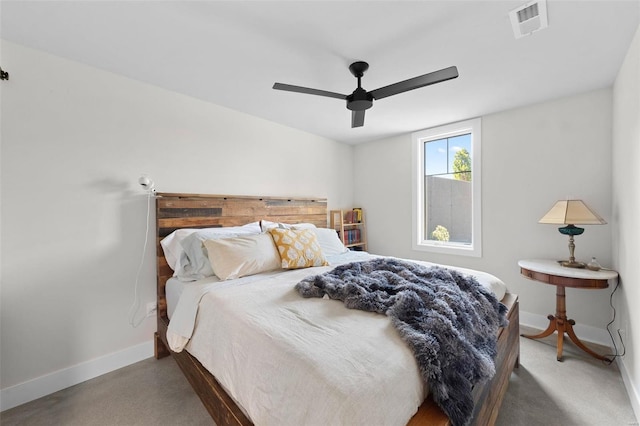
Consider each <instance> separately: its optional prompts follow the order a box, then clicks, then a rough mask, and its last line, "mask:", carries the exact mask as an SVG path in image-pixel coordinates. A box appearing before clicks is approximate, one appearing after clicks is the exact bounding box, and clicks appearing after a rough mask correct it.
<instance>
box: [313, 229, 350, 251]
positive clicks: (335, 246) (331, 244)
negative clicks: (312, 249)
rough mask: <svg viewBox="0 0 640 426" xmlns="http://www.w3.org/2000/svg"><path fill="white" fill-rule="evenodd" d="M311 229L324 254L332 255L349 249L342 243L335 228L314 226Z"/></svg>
mask: <svg viewBox="0 0 640 426" xmlns="http://www.w3.org/2000/svg"><path fill="white" fill-rule="evenodd" d="M313 231H314V232H315V234H316V237H317V239H318V245H319V246H320V249H321V250H322V253H323V254H324V255H325V256H333V255H336V254H342V253H346V252H348V251H349V249H348V248H346V247H345V246H344V244H342V241H340V238H339V237H338V233H337V232H336V230H335V229H330V228H314V229H313Z"/></svg>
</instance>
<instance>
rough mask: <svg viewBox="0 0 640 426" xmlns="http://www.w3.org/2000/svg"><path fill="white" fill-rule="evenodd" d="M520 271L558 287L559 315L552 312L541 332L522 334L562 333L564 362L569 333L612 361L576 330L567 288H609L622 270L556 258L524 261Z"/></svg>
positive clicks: (559, 353)
mask: <svg viewBox="0 0 640 426" xmlns="http://www.w3.org/2000/svg"><path fill="white" fill-rule="evenodd" d="M518 266H520V273H521V274H522V275H524V276H525V277H527V278H529V279H532V280H535V281H539V282H541V283H545V284H550V285H555V286H556V314H555V315H549V316H548V317H547V318H548V319H549V326H548V327H547V329H546V330H545V331H543V332H542V333H539V334H532V335H524V334H523V335H522V336H523V337H528V338H530V339H540V338H542V337H547V336H550V335H551V334H553V332H554V331H557V332H558V344H557V356H556V359H557V360H558V361H562V344H563V341H564V334H565V333H566V334H567V335H568V336H569V338H570V339H571V341H572V342H573V343H575V344H576V346H578V347H579V348H580V349H582V350H583V351H585V352H586V353H588V354H589V355H591V356H592V357H594V358H597V359H599V360H602V361H608V358H606V357H604V356H602V355H599V354H597V353H596V352H594V351H592V350H591V349H589V348H588V347H586V346H585V345H584V343H582V342H581V341H580V339H578V336H576V333H575V332H574V331H573V326H574V325H575V324H576V322H575V321H574V320H572V319H568V318H567V308H566V300H565V299H566V296H565V288H566V287H572V288H584V289H599V288H600V289H601V288H607V287H609V280H616V279H617V278H618V273H617V272H615V271H611V270H600V271H591V270H589V269H576V268H567V267H564V266H562V265H560V264H559V263H558V262H557V261H555V260H540V259H532V260H520V261H519V262H518Z"/></svg>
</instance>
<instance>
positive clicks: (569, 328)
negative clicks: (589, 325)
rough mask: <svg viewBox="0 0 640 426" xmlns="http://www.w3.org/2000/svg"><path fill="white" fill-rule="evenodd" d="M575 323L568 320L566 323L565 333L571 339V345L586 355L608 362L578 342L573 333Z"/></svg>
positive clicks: (607, 359)
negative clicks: (573, 344)
mask: <svg viewBox="0 0 640 426" xmlns="http://www.w3.org/2000/svg"><path fill="white" fill-rule="evenodd" d="M575 323H576V322H575V321H574V320H569V321H567V325H566V330H565V331H566V332H567V334H568V335H569V338H570V339H571V341H572V342H573V343H575V345H576V346H577V347H579V348H580V349H582V350H583V351H585V352H586V353H588V354H589V355H591V356H592V357H594V358H596V359H599V360H600V361H610V360H609V358H607V357H605V356H602V355H599V354H597V353H595V352H594V351H592V350H591V349H589V348H588V347H586V346H585V345H584V343H582V342H581V341H580V339H578V336H576V333H575V332H574V331H573V326H574V325H575Z"/></svg>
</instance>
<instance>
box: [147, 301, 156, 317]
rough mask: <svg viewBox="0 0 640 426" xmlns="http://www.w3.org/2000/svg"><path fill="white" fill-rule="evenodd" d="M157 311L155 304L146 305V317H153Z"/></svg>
mask: <svg viewBox="0 0 640 426" xmlns="http://www.w3.org/2000/svg"><path fill="white" fill-rule="evenodd" d="M157 310H158V306H157V305H156V302H149V303H147V316H148V317H152V316H154V315H155V314H156V311H157Z"/></svg>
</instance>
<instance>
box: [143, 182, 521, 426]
mask: <svg viewBox="0 0 640 426" xmlns="http://www.w3.org/2000/svg"><path fill="white" fill-rule="evenodd" d="M260 220H266V221H272V222H276V223H291V224H295V223H311V224H314V225H315V226H317V227H326V225H327V202H326V200H324V199H320V198H299V197H296V198H278V197H241V196H220V195H201V194H169V193H160V194H157V198H156V223H157V227H156V231H157V272H158V274H157V296H158V316H157V321H158V324H157V326H158V331H157V332H156V334H155V356H156V358H161V357H165V356H168V355H172V356H173V358H174V359H175V360H176V362H177V363H178V365H179V366H180V368H181V369H182V371H183V373H184V374H185V376H186V377H187V379H188V380H189V382H190V383H191V385H192V386H193V388H194V389H195V391H196V392H197V394H198V395H199V397H200V398H201V400H202V402H203V404H204V405H205V407H206V408H207V410H208V412H209V413H210V415H211V417H212V418H213V420H214V421H215V422H216V424H218V425H219V426H222V425H251V424H253V423H252V421H251V419H250V418H249V416H248V415H247V414H245V412H246V410H245V409H244V408H243V407H241V406H239V404H238V403H236V401H235V400H234V398H232V397H231V396H230V395H229V392H227V389H228V386H229V384H227V386H226V387H223V386H222V385H221V383H220V382H219V380H218V379H217V378H216V377H215V376H214V375H213V374H211V373H210V372H209V371H208V370H207V368H205V367H204V366H203V365H202V364H201V362H200V361H198V359H196V357H194V356H193V355H192V354H191V353H190V352H189V350H188V349H189V348H187V350H183V351H181V352H174V351H172V350H170V349H168V348H169V347H171V345H170V342H168V340H167V331H168V328H169V317H168V311H167V309H168V304H167V294H166V293H167V282H168V281H169V280H170V279H171V277H172V275H173V270H172V268H171V267H170V266H169V264H168V262H167V259H166V256H165V253H164V251H163V248H162V245H161V243H160V242H161V240H162V239H163V238H165V237H166V236H168V235H170V234H171V233H172V232H174V231H176V230H178V229H185V228H208V227H238V226H242V225H244V224H247V223H251V222H257V221H260ZM502 303H503V304H504V305H505V306H507V308H508V314H507V318H508V320H509V325H508V326H507V327H503V328H500V329H499V331H498V341H497V351H498V353H497V356H496V359H495V364H496V374H495V376H494V377H493V378H492V379H491V380H489V381H487V382H485V383H482V384H481V385H478V386H475V387H474V389H473V402H474V405H473V417H472V418H473V420H472V423H473V424H477V425H490V424H493V423H494V422H495V420H496V418H497V415H498V411H499V408H500V404H501V401H502V399H503V396H504V393H505V392H506V388H507V385H508V381H509V377H510V374H511V371H512V370H513V368H514V367H517V365H518V358H519V341H518V300H517V296H515V295H513V294H510V293H507V294H505V296H504V298H503V299H502ZM408 424H409V425H450V424H451V422H450V420H449V419H448V417H447V416H446V415H445V414H444V412H443V411H442V410H441V409H440V408H439V407H438V406H437V405H436V404H435V402H434V401H433V399H432V398H431V396H428V397H427V398H426V399H425V400H424V402H423V403H422V405H420V407H419V409H418V411H417V413H416V414H415V415H414V416H413V417H412V418H411V419H410V420H409V421H408Z"/></svg>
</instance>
